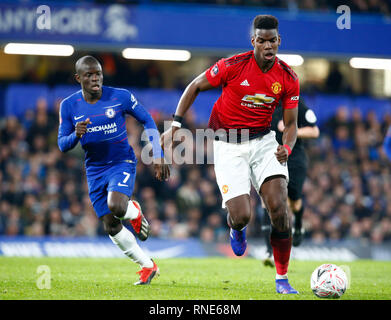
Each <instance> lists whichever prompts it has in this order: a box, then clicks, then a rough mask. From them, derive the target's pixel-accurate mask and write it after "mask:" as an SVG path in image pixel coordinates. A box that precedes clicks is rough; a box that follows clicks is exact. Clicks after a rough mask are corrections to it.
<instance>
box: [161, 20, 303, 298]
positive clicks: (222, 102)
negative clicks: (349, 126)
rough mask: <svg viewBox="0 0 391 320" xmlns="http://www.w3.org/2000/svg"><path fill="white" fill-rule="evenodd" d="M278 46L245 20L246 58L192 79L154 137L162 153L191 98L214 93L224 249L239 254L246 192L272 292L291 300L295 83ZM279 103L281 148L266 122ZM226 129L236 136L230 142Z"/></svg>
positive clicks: (273, 26) (272, 25) (246, 217)
mask: <svg viewBox="0 0 391 320" xmlns="http://www.w3.org/2000/svg"><path fill="white" fill-rule="evenodd" d="M280 43H281V38H280V35H279V32H278V20H277V18H275V17H274V16H270V15H259V16H257V17H255V19H254V20H253V34H252V37H251V44H252V46H253V48H254V49H253V50H251V51H249V52H246V53H242V54H238V55H235V56H233V57H231V58H227V59H221V60H219V61H218V62H217V63H216V64H215V65H213V66H211V67H210V68H209V69H207V70H206V71H205V72H203V73H202V74H200V75H199V76H198V77H196V78H195V79H194V80H193V81H192V82H191V83H190V84H189V85H188V86H187V88H186V89H185V91H184V93H183V94H182V96H181V98H180V100H179V103H178V106H177V109H176V112H175V115H174V121H173V122H172V124H171V128H170V129H169V130H167V131H166V132H165V133H164V134H163V135H162V137H161V143H162V145H163V146H164V147H166V148H167V147H169V146H170V145H171V144H172V137H173V135H174V133H175V132H176V130H178V128H179V127H181V121H182V118H183V116H184V115H185V113H186V111H187V110H188V109H189V108H190V106H191V105H192V103H193V102H194V100H195V99H196V97H197V95H198V94H199V93H200V92H202V91H205V90H210V89H213V88H216V87H220V86H222V94H221V96H220V97H219V99H218V100H217V101H216V102H215V104H214V106H213V110H212V113H211V115H210V119H209V127H210V128H212V129H214V130H215V135H216V138H215V141H213V155H214V166H215V172H216V180H217V184H218V185H219V189H220V191H221V194H222V198H223V207H226V208H227V209H228V215H227V222H228V225H229V227H230V228H231V230H230V238H231V247H232V249H233V251H234V253H235V254H236V255H238V256H240V255H243V254H244V252H245V250H246V247H247V240H246V226H247V224H248V223H249V221H250V215H251V210H250V195H249V194H250V188H251V184H252V185H253V186H254V187H255V189H256V190H257V191H258V192H259V194H260V196H261V197H262V199H263V201H264V203H265V205H266V207H267V209H268V212H269V214H270V219H271V224H272V231H271V236H270V238H271V245H272V247H273V255H274V262H275V266H276V273H277V275H276V291H277V292H278V293H284V294H290V293H298V292H297V291H296V290H295V289H293V288H292V287H291V285H290V284H289V282H288V276H287V272H288V265H289V258H290V252H291V247H292V234H291V229H292V226H291V221H290V218H289V215H288V209H287V180H288V169H287V164H286V163H287V160H288V157H289V155H290V153H291V150H292V149H293V147H294V145H295V142H296V137H297V114H298V112H297V105H298V100H299V80H298V78H297V75H296V74H295V73H294V72H293V70H292V69H291V68H290V67H289V66H288V65H287V64H286V63H285V62H283V61H281V60H280V59H278V58H277V57H276V54H277V51H278V47H279V45H280ZM280 100H281V102H282V106H283V120H284V124H285V129H284V132H283V138H282V141H283V144H282V145H279V144H278V142H277V141H276V138H275V132H274V131H271V130H270V126H271V120H272V114H273V112H274V110H275V108H276V107H277V105H278V104H279V101H280ZM232 129H236V130H237V132H238V135H236V136H235V137H234V138H232V139H231V137H233V136H232V134H231V133H232Z"/></svg>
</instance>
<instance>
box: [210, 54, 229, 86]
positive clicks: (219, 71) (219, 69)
mask: <svg viewBox="0 0 391 320" xmlns="http://www.w3.org/2000/svg"><path fill="white" fill-rule="evenodd" d="M205 75H206V78H207V79H208V81H209V83H210V84H211V85H212V86H214V87H218V86H220V85H222V84H223V83H225V81H226V79H227V67H226V65H225V59H220V60H219V61H218V62H216V63H215V64H214V65H213V66H211V67H210V68H209V69H207V70H206V71H205Z"/></svg>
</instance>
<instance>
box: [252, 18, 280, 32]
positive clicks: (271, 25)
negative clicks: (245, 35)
mask: <svg viewBox="0 0 391 320" xmlns="http://www.w3.org/2000/svg"><path fill="white" fill-rule="evenodd" d="M255 29H266V30H269V29H277V30H278V19H277V18H276V17H275V16H272V15H269V14H260V15H258V16H256V17H255V18H254V21H253V31H254V32H255Z"/></svg>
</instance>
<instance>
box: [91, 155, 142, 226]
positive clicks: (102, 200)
mask: <svg viewBox="0 0 391 320" xmlns="http://www.w3.org/2000/svg"><path fill="white" fill-rule="evenodd" d="M135 180H136V164H135V163H127V162H124V163H119V164H115V165H113V167H111V168H110V169H108V170H107V171H106V172H105V174H104V175H101V176H99V177H94V176H90V177H88V176H87V183H88V190H89V196H90V199H91V202H92V206H93V207H94V210H95V213H96V215H97V216H98V218H100V217H102V216H104V215H106V214H109V213H110V210H109V207H108V205H107V196H108V194H109V192H110V191H117V192H121V193H123V194H126V195H127V196H128V197H129V198H130V197H131V195H132V193H133V188H134V182H135Z"/></svg>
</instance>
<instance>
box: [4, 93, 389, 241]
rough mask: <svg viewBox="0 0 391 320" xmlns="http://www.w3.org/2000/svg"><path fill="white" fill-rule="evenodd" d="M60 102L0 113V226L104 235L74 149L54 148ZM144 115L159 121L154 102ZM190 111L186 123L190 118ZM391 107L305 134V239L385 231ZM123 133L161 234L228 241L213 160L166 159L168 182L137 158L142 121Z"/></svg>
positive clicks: (382, 236) (255, 202)
mask: <svg viewBox="0 0 391 320" xmlns="http://www.w3.org/2000/svg"><path fill="white" fill-rule="evenodd" d="M58 109H59V102H58V103H57V104H56V106H54V108H49V107H48V104H47V101H46V100H44V99H40V100H39V101H38V103H37V106H36V110H34V111H32V110H30V111H28V112H26V114H25V115H24V117H23V118H22V119H20V120H18V119H17V118H15V117H7V118H3V119H2V121H0V142H1V148H0V199H1V200H0V235H9V236H14V235H29V236H42V235H50V236H91V237H93V236H96V235H104V231H103V229H102V224H101V223H100V222H99V221H98V219H97V218H96V216H95V213H94V210H93V208H92V205H91V203H90V200H89V197H88V187H87V184H86V182H85V181H86V179H85V177H84V175H85V173H84V167H83V152H82V150H81V148H80V146H79V147H78V148H76V149H75V150H72V151H71V152H69V153H66V154H62V153H61V152H60V151H59V149H58V147H57V128H58ZM152 114H153V117H154V119H155V121H156V122H157V123H158V127H159V129H160V131H161V132H162V130H163V120H165V119H168V117H167V116H166V115H163V114H161V113H160V112H159V111H153V113H152ZM194 119H195V114H193V113H191V112H189V113H188V115H187V116H186V119H185V123H186V124H185V126H186V128H189V129H191V130H193V131H194V130H195V128H196V127H197V126H196V124H195V120H194ZM389 125H391V114H389V115H387V116H386V117H385V118H384V119H382V121H380V119H377V118H376V116H375V114H374V113H372V112H370V113H368V114H367V115H366V116H365V117H364V116H363V115H361V113H360V111H359V110H354V111H353V112H351V114H350V112H349V110H348V109H347V108H345V107H343V106H342V107H341V108H339V110H338V112H337V113H336V115H335V116H334V117H333V118H331V119H329V121H328V122H327V123H325V124H324V126H322V127H321V137H320V138H319V139H317V140H316V141H310V142H308V143H307V152H308V156H309V159H310V168H309V171H308V179H307V181H306V183H305V186H304V201H305V213H304V227H305V228H306V234H305V238H307V239H312V240H313V241H315V242H317V243H323V242H324V241H333V240H340V239H345V240H348V239H358V240H360V241H367V242H371V243H382V242H383V241H387V240H391V179H390V176H391V165H390V163H389V162H388V160H386V157H385V155H384V152H383V150H382V147H381V145H382V141H383V137H384V135H385V132H386V129H387V127H388V126H389ZM128 132H129V142H130V143H131V145H132V146H133V148H134V149H135V152H136V155H137V157H138V159H139V163H138V166H137V180H136V185H135V191H134V197H135V198H136V199H137V200H138V201H139V202H140V203H141V206H142V208H143V212H144V214H145V216H146V217H147V219H148V220H149V221H150V223H151V226H152V236H153V237H160V238H176V239H178V238H188V237H200V238H201V239H202V241H205V242H212V241H227V240H228V230H229V229H228V227H227V223H226V213H225V210H223V209H222V208H221V197H220V193H219V191H218V190H217V184H216V182H215V176H214V169H213V165H212V164H205V165H196V164H195V165H191V164H185V165H181V166H178V165H173V166H172V168H171V178H170V179H169V181H166V182H160V181H158V180H156V179H155V178H154V176H153V170H152V166H147V165H144V164H143V163H142V161H140V154H141V150H142V148H143V144H142V143H143V142H142V141H141V139H140V136H141V134H142V126H141V125H139V124H138V123H137V122H136V120H134V119H133V118H129V121H128ZM251 198H252V211H253V218H252V221H251V223H250V225H249V228H248V235H249V237H250V238H251V237H252V238H258V237H261V225H260V221H261V216H262V214H264V212H263V209H262V206H261V203H260V201H259V198H258V196H257V195H256V192H255V190H253V191H252V194H251Z"/></svg>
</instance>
